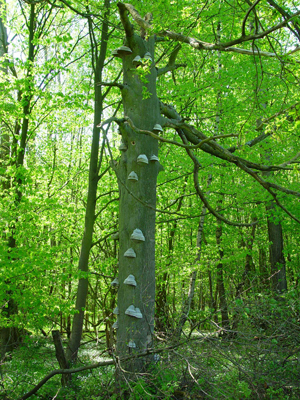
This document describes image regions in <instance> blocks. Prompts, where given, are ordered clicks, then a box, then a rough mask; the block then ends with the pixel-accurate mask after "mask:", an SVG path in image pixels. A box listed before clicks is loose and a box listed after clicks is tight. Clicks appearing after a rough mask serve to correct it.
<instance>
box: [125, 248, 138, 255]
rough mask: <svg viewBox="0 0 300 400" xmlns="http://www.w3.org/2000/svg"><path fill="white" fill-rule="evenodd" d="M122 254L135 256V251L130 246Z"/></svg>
mask: <svg viewBox="0 0 300 400" xmlns="http://www.w3.org/2000/svg"><path fill="white" fill-rule="evenodd" d="M124 256H125V257H127V258H136V254H135V251H134V250H133V248H131V247H130V248H129V249H128V250H126V251H125V253H124Z"/></svg>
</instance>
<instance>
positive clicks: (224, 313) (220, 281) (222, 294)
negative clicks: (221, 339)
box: [216, 221, 229, 330]
mask: <svg viewBox="0 0 300 400" xmlns="http://www.w3.org/2000/svg"><path fill="white" fill-rule="evenodd" d="M217 224H218V225H217V229H216V242H217V246H218V248H219V254H220V260H219V263H218V265H217V291H218V294H219V301H220V309H221V319H222V328H223V329H225V330H226V329H228V328H229V316H228V307H227V301H226V291H225V285H224V274H223V263H222V259H223V254H224V252H223V249H222V247H221V245H222V241H221V238H222V225H221V224H222V222H221V221H218V222H217Z"/></svg>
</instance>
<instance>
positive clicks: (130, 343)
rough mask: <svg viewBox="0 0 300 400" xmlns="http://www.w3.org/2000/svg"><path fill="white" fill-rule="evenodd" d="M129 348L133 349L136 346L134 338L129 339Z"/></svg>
mask: <svg viewBox="0 0 300 400" xmlns="http://www.w3.org/2000/svg"><path fill="white" fill-rule="evenodd" d="M127 346H128V347H129V348H131V349H135V348H136V344H135V342H134V341H133V340H129V343H128V345H127Z"/></svg>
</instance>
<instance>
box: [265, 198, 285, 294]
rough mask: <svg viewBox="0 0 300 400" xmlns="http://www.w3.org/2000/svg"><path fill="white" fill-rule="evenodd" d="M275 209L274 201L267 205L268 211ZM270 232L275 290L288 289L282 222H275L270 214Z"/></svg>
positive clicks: (272, 280) (273, 285) (271, 262)
mask: <svg viewBox="0 0 300 400" xmlns="http://www.w3.org/2000/svg"><path fill="white" fill-rule="evenodd" d="M274 209H275V205H274V203H273V202H272V203H270V204H269V205H268V206H267V210H268V211H272V210H274ZM268 234H269V242H270V247H269V249H270V264H271V276H272V278H271V282H272V288H273V290H274V291H278V292H284V291H286V290H287V281H286V270H285V258H284V255H283V235H282V226H281V223H280V222H279V223H277V224H275V223H274V222H273V220H272V217H271V218H270V216H268Z"/></svg>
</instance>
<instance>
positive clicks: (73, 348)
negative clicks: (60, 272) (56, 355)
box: [67, 0, 110, 362]
mask: <svg viewBox="0 0 300 400" xmlns="http://www.w3.org/2000/svg"><path fill="white" fill-rule="evenodd" d="M109 8H110V0H106V1H105V9H106V11H105V14H104V21H103V25H102V32H101V41H100V43H101V47H100V54H99V56H98V58H97V59H96V65H94V72H95V75H94V101H95V108H94V125H93V137H92V146H91V158H90V166H89V187H88V197H87V205H86V211H85V226H84V233H83V238H82V243H81V251H80V257H79V264H78V270H79V271H81V272H83V273H86V274H87V273H88V262H89V255H90V249H91V246H92V239H93V230H94V223H95V210H96V201H97V200H96V199H97V187H98V179H99V178H98V171H99V165H98V155H99V138H100V128H99V127H98V125H99V124H100V121H101V116H102V109H103V96H102V88H101V86H100V85H98V84H97V83H98V82H101V77H102V71H103V67H104V60H105V56H106V49H107V42H108V16H109ZM89 22H90V21H89ZM89 28H90V30H92V29H93V28H92V27H91V24H90V25H89ZM91 35H92V32H91ZM87 294H88V278H87V276H86V277H82V278H80V279H79V282H78V288H77V295H76V305H75V310H76V314H74V317H73V324H72V331H71V337H70V341H69V345H68V348H67V359H68V361H69V362H70V361H72V362H74V361H75V360H76V359H77V354H78V349H79V346H80V341H81V337H82V329H83V320H84V311H85V306H86V299H87Z"/></svg>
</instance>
